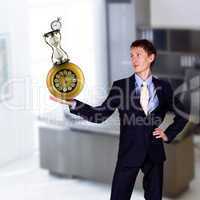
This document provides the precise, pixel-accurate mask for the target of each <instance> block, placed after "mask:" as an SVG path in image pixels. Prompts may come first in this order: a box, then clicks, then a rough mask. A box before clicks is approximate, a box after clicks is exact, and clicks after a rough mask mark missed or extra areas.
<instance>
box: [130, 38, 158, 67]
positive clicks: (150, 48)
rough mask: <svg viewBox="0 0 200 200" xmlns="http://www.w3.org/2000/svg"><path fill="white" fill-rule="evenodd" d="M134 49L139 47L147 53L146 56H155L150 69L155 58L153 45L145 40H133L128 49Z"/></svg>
mask: <svg viewBox="0 0 200 200" xmlns="http://www.w3.org/2000/svg"><path fill="white" fill-rule="evenodd" d="M134 47H141V48H143V49H144V50H145V51H146V52H147V53H148V55H152V54H154V55H155V58H154V60H153V62H152V63H151V67H152V66H153V65H154V63H155V61H156V57H157V52H156V48H155V47H154V45H153V43H152V42H150V41H149V40H146V39H141V40H135V41H134V42H132V44H131V46H130V48H131V49H132V48H134Z"/></svg>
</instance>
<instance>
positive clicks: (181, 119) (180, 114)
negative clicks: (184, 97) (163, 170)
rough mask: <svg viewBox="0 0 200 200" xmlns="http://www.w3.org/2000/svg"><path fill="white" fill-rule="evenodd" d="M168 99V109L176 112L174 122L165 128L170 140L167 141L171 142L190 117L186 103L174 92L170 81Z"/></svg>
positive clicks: (167, 85)
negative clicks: (188, 116)
mask: <svg viewBox="0 0 200 200" xmlns="http://www.w3.org/2000/svg"><path fill="white" fill-rule="evenodd" d="M166 87H167V89H166V91H168V92H167V94H166V95H167V99H168V111H170V112H173V113H174V115H175V116H174V119H173V123H172V124H171V125H169V127H168V128H167V129H166V130H165V134H166V135H167V137H168V141H167V142H166V143H171V142H172V141H173V139H174V138H175V137H176V136H177V135H178V134H179V133H180V132H181V131H182V130H183V128H184V127H185V125H186V124H187V122H188V118H187V117H186V115H187V114H186V113H187V112H186V109H185V107H184V105H183V104H182V103H181V101H180V100H179V98H178V97H177V96H175V95H174V92H173V90H172V88H171V86H170V84H169V83H167V84H166Z"/></svg>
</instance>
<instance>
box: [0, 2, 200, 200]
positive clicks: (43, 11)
mask: <svg viewBox="0 0 200 200" xmlns="http://www.w3.org/2000/svg"><path fill="white" fill-rule="evenodd" d="M199 6H200V2H199V1H198V0H190V1H184V2H183V1H181V0H168V1H167V0H164V1H159V0H7V1H2V2H1V7H0V16H1V17H0V70H1V73H0V75H1V77H0V81H1V85H0V107H1V112H0V117H1V131H0V135H1V139H0V185H1V187H0V198H2V199H6V200H11V199H12V200H13V199H16V200H18V199H20V200H25V199H29V200H32V199H38V200H44V199H45V200H55V199H59V200H62V199H70V200H80V199H87V200H90V199H91V200H94V199H96V200H108V199H109V198H110V189H111V181H112V176H113V172H114V167H115V163H116V159H117V151H118V141H119V121H118V113H117V112H115V113H114V114H113V115H112V116H111V117H110V118H109V119H108V120H107V121H105V122H103V123H102V124H92V123H89V122H86V121H84V120H82V119H81V118H79V117H76V116H73V115H72V114H70V113H69V110H68V107H67V106H64V105H61V104H57V103H55V102H53V101H51V100H50V99H49V92H48V90H47V87H46V76H47V73H48V71H49V70H50V68H51V67H52V63H51V54H52V50H51V48H50V47H49V46H48V45H47V44H45V42H44V38H43V34H44V33H46V32H49V31H50V23H51V22H52V21H53V20H55V19H57V17H61V21H62V29H61V34H62V42H61V44H62V47H63V49H64V50H65V51H66V52H67V53H68V54H69V57H70V60H71V61H72V62H73V63H76V64H77V65H78V66H80V67H81V69H82V70H83V72H84V75H85V86H84V89H83V91H82V92H81V93H80V95H79V96H78V97H77V99H79V100H82V101H84V102H86V103H88V104H91V105H98V104H100V103H101V102H102V101H103V100H104V99H105V97H106V95H107V93H108V91H109V88H110V86H111V84H112V82H113V81H114V80H117V79H120V78H124V77H128V76H130V75H131V74H132V73H133V69H132V67H131V64H130V53H129V46H130V44H131V42H132V41H134V40H135V39H139V38H146V39H149V40H151V41H152V42H153V43H154V44H155V46H156V48H157V50H158V58H157V62H156V64H155V66H154V68H153V74H154V75H155V76H157V77H159V78H162V79H165V80H168V81H169V82H170V83H171V85H172V86H173V89H174V91H175V92H176V94H178V96H179V98H180V100H181V101H182V102H183V103H184V104H185V106H186V108H187V110H188V111H189V112H190V113H191V115H190V122H189V123H188V124H187V126H186V127H185V129H184V130H183V131H182V132H181V133H180V134H179V135H178V137H177V138H176V139H175V140H174V142H173V143H171V144H169V145H165V149H166V153H167V161H166V162H165V173H164V186H163V191H164V199H166V200H167V199H168V200H169V199H182V200H197V199H199V195H200V190H199V185H200V167H199V166H200V126H199V124H200V123H199V122H200V120H199V118H200V90H199V88H200V21H199V18H200V13H199ZM166 98H167V97H166ZM172 121H173V116H172V115H171V114H168V115H167V116H166V120H165V122H164V123H163V124H162V127H163V128H164V129H165V128H166V127H167V126H168V125H169V124H170V123H171V122H172ZM141 180H142V174H139V176H138V179H137V183H136V186H135V190H134V191H133V195H132V198H131V199H135V200H142V199H144V198H143V189H142V184H141Z"/></svg>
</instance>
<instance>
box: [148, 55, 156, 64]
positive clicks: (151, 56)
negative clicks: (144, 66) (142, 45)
mask: <svg viewBox="0 0 200 200" xmlns="http://www.w3.org/2000/svg"><path fill="white" fill-rule="evenodd" d="M149 60H150V62H151V63H152V62H153V61H154V60H155V54H151V55H149Z"/></svg>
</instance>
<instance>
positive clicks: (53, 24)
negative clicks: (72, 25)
mask: <svg viewBox="0 0 200 200" xmlns="http://www.w3.org/2000/svg"><path fill="white" fill-rule="evenodd" d="M51 28H52V30H60V29H61V23H60V21H58V20H55V21H53V22H51Z"/></svg>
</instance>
